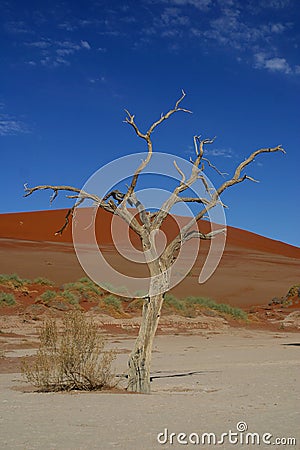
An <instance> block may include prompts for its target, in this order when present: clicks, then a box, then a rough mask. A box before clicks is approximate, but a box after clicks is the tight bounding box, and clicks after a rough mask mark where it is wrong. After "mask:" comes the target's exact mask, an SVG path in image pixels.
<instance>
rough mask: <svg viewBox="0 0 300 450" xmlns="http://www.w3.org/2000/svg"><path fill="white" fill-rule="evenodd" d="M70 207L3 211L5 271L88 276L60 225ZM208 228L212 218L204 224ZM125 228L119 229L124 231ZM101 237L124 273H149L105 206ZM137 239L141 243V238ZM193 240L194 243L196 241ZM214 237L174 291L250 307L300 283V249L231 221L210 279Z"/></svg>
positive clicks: (0, 269) (0, 245)
mask: <svg viewBox="0 0 300 450" xmlns="http://www.w3.org/2000/svg"><path fill="white" fill-rule="evenodd" d="M65 214H66V210H53V211H40V212H30V213H12V214H1V215H0V223H1V229H0V273H17V274H18V275H20V276H21V277H26V278H30V279H32V278H34V277H38V276H46V277H47V278H49V279H50V280H52V281H54V282H56V283H57V284H58V285H60V284H62V283H66V282H71V281H74V280H76V279H78V278H80V277H81V276H84V275H85V274H84V272H83V269H82V268H81V266H80V264H79V263H78V260H77V258H76V254H75V252H74V249H73V245H72V232H71V226H69V227H68V228H67V229H66V230H65V232H64V233H63V234H62V235H55V231H57V230H58V229H60V228H61V226H62V225H63V223H64V217H65ZM201 227H202V229H203V231H206V230H205V227H207V224H206V223H203V224H201ZM176 230H177V228H176V226H175V225H174V222H173V221H172V220H168V221H166V224H165V228H164V231H165V232H166V234H167V235H168V236H174V235H175V233H176ZM122 233H124V230H122V228H121V229H120V230H119V233H118V234H119V235H120V236H122ZM97 234H98V243H99V245H100V247H101V249H102V251H103V253H104V255H105V257H106V258H107V260H108V261H109V262H110V263H111V264H112V265H113V266H114V267H115V268H116V269H117V270H120V271H121V272H123V273H128V274H132V273H140V275H139V276H142V275H145V274H146V273H147V272H145V270H144V271H143V268H141V267H140V266H141V264H140V265H137V264H134V263H130V262H128V261H126V260H125V259H124V258H123V257H122V256H121V255H119V254H118V253H117V252H116V251H115V250H114V247H113V244H112V237H111V233H110V215H109V214H108V213H106V212H105V211H102V210H101V211H100V212H99V217H98V218H97ZM132 240H133V242H134V244H135V245H136V246H138V241H137V239H136V238H135V237H134V236H132ZM191 245H193V244H191ZM208 246H209V243H208V242H207V241H202V242H201V251H200V255H199V257H198V258H197V260H196V263H195V266H194V268H193V270H192V271H191V273H190V274H189V276H188V277H186V278H185V280H183V281H182V282H181V283H180V284H179V285H178V286H176V287H175V288H174V289H173V291H172V293H174V294H175V295H177V296H178V297H181V296H186V295H196V296H207V297H211V298H212V299H214V300H216V301H218V302H223V303H229V304H231V305H234V306H239V307H246V306H249V305H250V306H251V305H260V304H266V303H268V302H269V301H270V300H271V299H272V298H273V297H281V296H283V295H285V294H286V293H287V291H288V289H289V288H290V287H291V286H292V285H294V284H295V283H298V281H299V274H300V249H299V248H297V247H293V246H291V245H288V244H285V243H282V242H279V241H274V240H272V239H268V238H265V237H262V236H258V235H256V234H254V233H250V232H247V231H244V230H239V229H237V228H232V227H228V233H227V242H226V247H225V252H224V254H223V257H222V260H221V263H220V264H219V266H218V268H217V270H216V272H215V273H214V274H213V276H212V277H211V278H210V279H209V280H208V281H207V282H206V283H205V284H201V285H200V284H199V283H198V277H199V273H200V268H201V267H202V264H203V260H204V258H205V255H206V254H207V251H208V248H209V247H208Z"/></svg>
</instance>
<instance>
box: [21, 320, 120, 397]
mask: <svg viewBox="0 0 300 450" xmlns="http://www.w3.org/2000/svg"><path fill="white" fill-rule="evenodd" d="M114 359H115V352H114V351H113V350H109V351H104V338H103V336H102V335H101V334H99V331H98V329H97V326H96V324H95V323H94V322H93V320H92V319H87V318H86V317H85V315H84V314H83V313H81V312H79V311H75V312H74V311H73V312H71V313H69V314H67V315H66V316H65V317H64V319H63V329H62V332H61V333H59V330H58V325H57V322H56V321H55V320H54V319H47V320H46V321H45V322H44V323H43V326H42V328H41V331H40V345H39V349H38V352H37V356H36V360H35V362H34V363H33V364H28V363H27V362H26V360H23V365H22V373H23V376H24V377H25V379H26V380H27V381H28V382H29V383H31V384H33V385H34V386H35V387H37V388H38V390H39V391H43V392H49V391H71V390H83V391H89V390H96V389H98V390H101V389H105V388H109V387H113V386H116V382H115V376H114V374H113V371H112V368H111V364H112V362H113V360H114Z"/></svg>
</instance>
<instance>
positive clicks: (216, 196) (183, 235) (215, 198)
mask: <svg viewBox="0 0 300 450" xmlns="http://www.w3.org/2000/svg"><path fill="white" fill-rule="evenodd" d="M278 151H280V152H282V153H286V152H285V150H284V149H283V148H282V146H281V145H278V146H277V147H272V148H262V149H259V150H256V151H255V152H253V153H251V155H250V156H249V157H248V158H247V159H245V161H242V162H241V163H240V164H239V165H238V166H237V168H236V169H235V172H234V175H233V177H232V178H231V179H230V180H227V181H225V182H224V183H223V184H222V185H221V186H220V187H219V188H218V189H217V190H215V191H214V193H213V194H212V195H211V198H210V200H208V202H207V204H206V206H205V207H204V208H203V209H202V210H201V211H200V212H199V213H198V214H197V215H196V216H195V217H194V218H193V219H192V220H191V221H190V222H189V223H187V224H186V225H185V226H184V227H183V228H182V229H181V230H180V233H178V235H177V236H176V237H175V238H174V240H173V241H172V242H171V243H170V244H169V245H168V246H167V248H166V249H165V251H164V254H163V258H164V260H165V261H168V260H170V258H171V255H172V254H173V253H174V251H175V250H176V249H178V248H179V247H180V245H182V244H183V243H184V242H186V241H187V240H189V239H191V237H189V236H190V233H192V237H195V236H196V235H197V237H198V238H200V239H211V238H213V237H214V236H215V235H216V234H218V233H220V232H221V231H223V230H217V232H211V233H208V234H203V233H201V232H199V233H198V232H194V231H192V232H191V231H190V229H191V227H192V226H193V225H194V224H195V222H198V221H199V220H200V219H202V218H203V217H204V216H205V214H206V213H207V212H208V211H210V210H211V209H212V208H214V207H215V206H216V205H217V204H218V203H219V202H220V195H221V194H222V193H223V192H224V191H225V190H226V189H228V188H229V187H231V186H234V185H235V184H238V183H241V182H243V181H244V180H250V181H255V182H257V180H255V179H254V178H252V177H251V176H249V175H246V174H245V175H241V172H242V171H243V170H244V169H245V167H247V166H248V165H249V164H250V163H251V162H253V161H254V159H255V157H256V156H258V155H260V154H262V153H272V152H278ZM199 154H200V152H199ZM202 156H203V153H202ZM171 197H172V196H171ZM171 197H170V198H171ZM194 201H195V200H194ZM199 203H202V202H201V201H199ZM195 233H196V234H195Z"/></svg>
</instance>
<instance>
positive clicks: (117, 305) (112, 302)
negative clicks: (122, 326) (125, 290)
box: [103, 295, 122, 313]
mask: <svg viewBox="0 0 300 450" xmlns="http://www.w3.org/2000/svg"><path fill="white" fill-rule="evenodd" d="M103 302H104V304H105V306H108V307H111V308H112V309H114V310H116V311H117V312H119V313H121V312H122V302H121V300H120V299H119V298H117V297H115V296H114V295H108V296H107V297H105V298H104V299H103Z"/></svg>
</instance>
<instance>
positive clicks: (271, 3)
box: [260, 0, 290, 9]
mask: <svg viewBox="0 0 300 450" xmlns="http://www.w3.org/2000/svg"><path fill="white" fill-rule="evenodd" d="M289 5H290V0H261V1H260V6H261V7H263V8H274V9H282V8H286V7H287V6H289Z"/></svg>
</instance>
